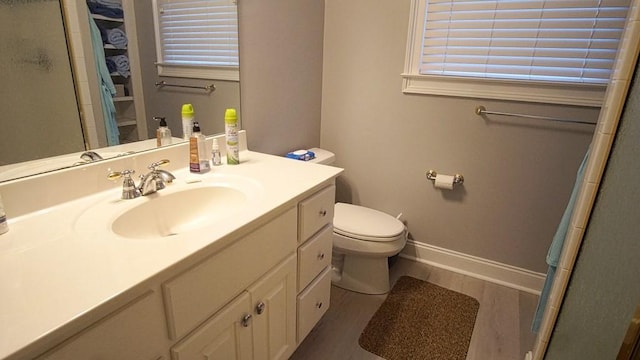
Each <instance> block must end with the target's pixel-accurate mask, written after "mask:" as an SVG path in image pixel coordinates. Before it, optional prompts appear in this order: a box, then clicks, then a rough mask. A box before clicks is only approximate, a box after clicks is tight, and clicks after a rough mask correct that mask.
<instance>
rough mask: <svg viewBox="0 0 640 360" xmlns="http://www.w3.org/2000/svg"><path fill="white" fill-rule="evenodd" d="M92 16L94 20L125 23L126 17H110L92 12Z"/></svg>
mask: <svg viewBox="0 0 640 360" xmlns="http://www.w3.org/2000/svg"><path fill="white" fill-rule="evenodd" d="M91 17H92V18H93V19H94V20H103V21H113V22H119V23H124V19H118V18H110V17H107V16H104V15H99V14H91Z"/></svg>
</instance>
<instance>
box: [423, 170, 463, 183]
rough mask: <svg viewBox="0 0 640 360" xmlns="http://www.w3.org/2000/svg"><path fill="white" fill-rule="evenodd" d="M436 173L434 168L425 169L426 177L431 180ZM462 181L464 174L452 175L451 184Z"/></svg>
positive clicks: (434, 177) (434, 179) (434, 178)
mask: <svg viewBox="0 0 640 360" xmlns="http://www.w3.org/2000/svg"><path fill="white" fill-rule="evenodd" d="M437 175H438V173H437V172H436V171H435V170H429V171H427V179H428V180H431V181H436V176H437ZM463 183H464V176H462V175H460V174H455V175H453V185H462V184H463Z"/></svg>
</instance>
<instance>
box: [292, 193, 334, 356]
mask: <svg viewBox="0 0 640 360" xmlns="http://www.w3.org/2000/svg"><path fill="white" fill-rule="evenodd" d="M334 202H335V186H334V185H330V186H327V187H325V188H323V189H322V190H320V191H318V192H316V193H315V194H313V195H311V196H309V197H308V198H306V199H304V200H302V201H301V202H300V203H299V204H298V242H299V247H298V286H297V289H298V297H297V312H298V313H297V322H298V323H297V341H298V344H300V343H301V342H302V340H304V338H305V337H306V336H307V335H308V334H309V332H310V331H311V329H313V327H314V326H315V324H316V323H317V322H318V321H319V320H320V318H321V317H322V315H324V313H325V312H327V309H328V308H329V297H330V295H331V248H332V246H333V226H332V221H333V208H334Z"/></svg>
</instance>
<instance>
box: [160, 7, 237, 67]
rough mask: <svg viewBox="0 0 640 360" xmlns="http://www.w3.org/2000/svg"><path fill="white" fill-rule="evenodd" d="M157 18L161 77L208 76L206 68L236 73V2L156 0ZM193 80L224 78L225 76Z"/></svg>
mask: <svg viewBox="0 0 640 360" xmlns="http://www.w3.org/2000/svg"><path fill="white" fill-rule="evenodd" d="M154 15H155V16H154V18H155V22H156V42H157V48H158V50H157V52H158V65H159V69H160V72H161V75H165V76H172V75H175V76H181V75H182V76H194V74H195V73H203V71H204V73H206V69H218V71H224V70H227V71H228V70H231V71H234V72H235V73H237V70H238V66H239V60H238V16H237V5H236V4H235V0H155V14H154ZM175 68H178V70H176V69H175ZM180 68H181V69H182V70H180ZM172 69H173V70H172ZM176 71H177V72H178V74H175V72H176ZM184 72H187V73H184ZM194 77H203V78H223V79H224V78H225V76H224V75H223V76H219V75H218V76H216V75H213V76H212V75H203V76H194ZM235 77H237V75H235Z"/></svg>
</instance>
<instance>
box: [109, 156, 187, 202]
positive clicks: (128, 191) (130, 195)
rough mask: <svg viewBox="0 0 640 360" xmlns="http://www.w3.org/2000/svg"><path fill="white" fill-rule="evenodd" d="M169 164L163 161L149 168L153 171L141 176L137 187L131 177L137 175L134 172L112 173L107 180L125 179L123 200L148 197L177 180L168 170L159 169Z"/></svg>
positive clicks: (167, 161)
mask: <svg viewBox="0 0 640 360" xmlns="http://www.w3.org/2000/svg"><path fill="white" fill-rule="evenodd" d="M168 163H169V160H166V159H163V160H160V161H158V162H154V163H153V164H151V165H149V166H148V169H149V170H151V171H150V172H149V173H147V174H145V175H141V176H140V185H139V186H136V184H135V181H134V180H133V179H132V178H131V175H133V174H135V171H133V170H123V171H112V172H110V173H109V175H107V179H109V180H116V179H119V178H121V177H122V178H123V182H122V199H125V200H128V199H135V198H137V197H139V196H140V195H142V196H146V195H149V194H153V193H155V192H156V191H159V190H162V189H164V188H165V187H166V185H165V184H166V183H171V182H172V181H173V180H175V178H176V177H175V176H173V174H171V173H170V172H168V171H166V170H161V169H158V167H160V166H164V165H166V164H168Z"/></svg>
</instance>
